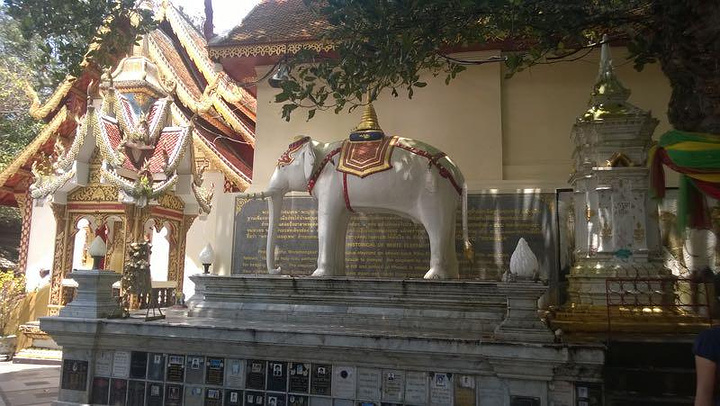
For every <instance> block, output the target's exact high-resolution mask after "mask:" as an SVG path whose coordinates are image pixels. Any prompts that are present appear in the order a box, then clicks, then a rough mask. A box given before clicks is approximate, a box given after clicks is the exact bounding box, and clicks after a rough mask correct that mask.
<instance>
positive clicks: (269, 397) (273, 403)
mask: <svg viewBox="0 0 720 406" xmlns="http://www.w3.org/2000/svg"><path fill="white" fill-rule="evenodd" d="M265 398H266V402H265V405H266V406H287V403H285V394H284V393H274V392H267V393H266V394H265Z"/></svg>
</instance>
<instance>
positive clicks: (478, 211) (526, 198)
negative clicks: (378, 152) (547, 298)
mask: <svg viewBox="0 0 720 406" xmlns="http://www.w3.org/2000/svg"><path fill="white" fill-rule="evenodd" d="M555 199H556V197H555V193H539V192H536V191H527V192H525V191H523V192H518V193H499V194H498V193H476V194H470V195H469V196H468V225H469V233H470V240H471V241H472V242H473V245H474V249H475V258H474V261H473V263H472V264H471V263H470V262H469V261H468V260H467V259H466V258H465V257H464V255H463V254H462V249H463V248H462V244H461V240H460V238H459V237H458V238H456V250H457V257H458V261H459V268H460V277H461V278H465V279H477V278H480V279H491V280H497V279H498V278H499V277H500V275H501V274H502V272H504V271H505V270H506V269H508V268H509V266H510V255H512V253H513V251H514V249H515V246H516V245H517V242H518V240H519V239H520V237H524V238H525V240H526V241H527V242H528V244H529V245H530V248H531V249H532V250H533V252H534V253H535V255H536V256H537V258H538V262H539V264H540V270H541V272H547V271H548V270H555V269H556V268H557V266H556V264H557V261H558V258H557V238H558V237H557V224H556V219H557V214H556V208H555V206H556V200H555ZM283 207H284V209H283V214H282V217H281V220H280V224H279V230H278V243H277V246H278V251H277V255H278V261H277V262H278V265H279V266H280V267H282V268H283V270H287V272H288V273H290V274H294V275H309V274H310V273H312V272H313V271H314V270H315V268H316V267H317V250H318V244H317V206H316V203H315V201H314V200H313V199H312V198H311V197H302V196H300V197H287V198H286V199H285V201H284V204H283ZM457 213H458V215H457V217H456V222H457V223H456V230H457V232H458V236H459V235H460V230H462V228H461V219H462V216H461V211H460V210H459V209H458V212H457ZM267 225H268V211H267V203H266V202H265V201H263V200H243V199H238V200H237V201H236V210H235V225H234V239H233V244H234V251H233V252H235V253H236V255H233V264H232V273H233V274H252V273H263V272H266V269H265V244H266V239H267ZM345 252H346V259H345V261H346V264H345V265H346V272H347V275H348V276H369V277H377V276H388V277H402V278H422V277H423V275H424V274H425V273H426V272H427V270H428V268H429V263H430V243H429V239H428V236H427V233H426V232H425V229H424V228H423V226H422V225H419V224H414V223H413V222H412V221H410V220H407V219H404V218H401V217H399V216H394V215H390V214H364V213H356V214H353V215H352V217H351V221H350V226H349V227H348V233H347V241H346V246H345ZM543 276H544V277H549V278H551V280H553V279H552V278H553V277H554V275H543Z"/></svg>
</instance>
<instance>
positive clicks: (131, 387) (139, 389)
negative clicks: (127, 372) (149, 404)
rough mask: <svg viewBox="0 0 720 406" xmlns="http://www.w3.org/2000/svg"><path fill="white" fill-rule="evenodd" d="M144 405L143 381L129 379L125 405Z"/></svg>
mask: <svg viewBox="0 0 720 406" xmlns="http://www.w3.org/2000/svg"><path fill="white" fill-rule="evenodd" d="M143 405H145V382H143V381H130V384H128V395H127V406H143Z"/></svg>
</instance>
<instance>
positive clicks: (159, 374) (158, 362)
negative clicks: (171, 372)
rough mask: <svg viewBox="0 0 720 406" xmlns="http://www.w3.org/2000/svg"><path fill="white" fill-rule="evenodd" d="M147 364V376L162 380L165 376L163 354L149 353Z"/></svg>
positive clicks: (154, 379)
mask: <svg viewBox="0 0 720 406" xmlns="http://www.w3.org/2000/svg"><path fill="white" fill-rule="evenodd" d="M148 358H149V365H148V378H147V379H150V380H153V381H162V380H163V378H164V377H165V354H155V353H153V354H150V356H149V357H148Z"/></svg>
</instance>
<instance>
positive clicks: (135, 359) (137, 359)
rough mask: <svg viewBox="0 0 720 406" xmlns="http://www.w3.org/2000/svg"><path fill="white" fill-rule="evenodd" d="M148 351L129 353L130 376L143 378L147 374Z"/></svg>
mask: <svg viewBox="0 0 720 406" xmlns="http://www.w3.org/2000/svg"><path fill="white" fill-rule="evenodd" d="M147 361H148V353H146V352H140V351H133V352H132V354H131V355H130V378H133V379H144V378H145V377H146V376H147Z"/></svg>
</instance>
